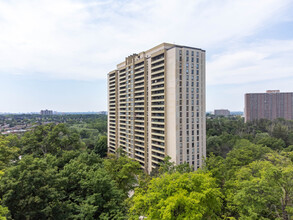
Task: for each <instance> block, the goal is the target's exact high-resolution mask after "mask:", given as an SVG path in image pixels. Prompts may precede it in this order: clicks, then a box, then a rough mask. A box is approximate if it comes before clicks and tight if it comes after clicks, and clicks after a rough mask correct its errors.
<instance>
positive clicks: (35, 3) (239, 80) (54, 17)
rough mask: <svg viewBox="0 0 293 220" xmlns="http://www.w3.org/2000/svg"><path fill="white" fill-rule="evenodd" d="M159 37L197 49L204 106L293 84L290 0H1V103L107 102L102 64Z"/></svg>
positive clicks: (96, 107) (100, 106)
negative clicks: (202, 63)
mask: <svg viewBox="0 0 293 220" xmlns="http://www.w3.org/2000/svg"><path fill="white" fill-rule="evenodd" d="M162 42H168V43H175V44H179V45H186V46H192V47H197V48H202V49H204V50H206V57H207V59H206V79H207V82H206V86H207V87H206V98H207V103H206V104H207V106H206V108H207V111H213V110H214V109H222V108H224V109H229V110H231V111H243V109H244V94H245V93H251V92H265V91H266V90H274V89H279V90H281V92H293V1H292V0H257V1H255V0H237V1H235V0H220V1H219V0H147V1H145V0H21V1H19V0H0V112H14V113H18V112H38V111H40V110H41V109H52V110H55V111H59V112H80V111H103V110H106V109H107V80H106V78H107V73H108V72H109V71H111V70H114V69H115V68H116V64H118V63H120V62H122V61H124V59H125V57H126V56H128V55H130V54H133V53H138V52H141V51H144V50H147V49H150V48H152V47H154V46H156V45H158V44H160V43H162Z"/></svg>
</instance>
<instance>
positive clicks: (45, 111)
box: [40, 109, 53, 115]
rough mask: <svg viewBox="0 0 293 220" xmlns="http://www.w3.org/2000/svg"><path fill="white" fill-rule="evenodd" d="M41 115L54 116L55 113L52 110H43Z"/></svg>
mask: <svg viewBox="0 0 293 220" xmlns="http://www.w3.org/2000/svg"><path fill="white" fill-rule="evenodd" d="M40 114H41V115H53V111H52V110H48V109H46V110H41V111H40Z"/></svg>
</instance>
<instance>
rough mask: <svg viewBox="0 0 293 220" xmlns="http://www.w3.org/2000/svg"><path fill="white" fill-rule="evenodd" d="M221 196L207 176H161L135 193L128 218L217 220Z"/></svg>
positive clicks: (190, 173)
mask: <svg viewBox="0 0 293 220" xmlns="http://www.w3.org/2000/svg"><path fill="white" fill-rule="evenodd" d="M221 196H222V194H221V192H220V190H219V188H218V187H217V184H216V182H215V179H214V178H212V177H211V176H210V175H209V174H208V173H200V172H189V173H183V174H180V173H178V172H176V173H172V174H164V175H162V176H160V177H157V178H154V179H152V180H151V181H150V183H149V185H148V187H147V189H145V188H138V189H136V190H135V194H134V197H133V201H132V202H133V203H132V207H131V208H130V219H138V217H139V216H146V217H147V218H148V219H163V220H164V219H174V220H175V219H194V220H196V219H218V217H217V216H218V214H219V211H220V210H221V206H222V200H221Z"/></svg>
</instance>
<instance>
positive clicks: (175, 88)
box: [108, 43, 206, 172]
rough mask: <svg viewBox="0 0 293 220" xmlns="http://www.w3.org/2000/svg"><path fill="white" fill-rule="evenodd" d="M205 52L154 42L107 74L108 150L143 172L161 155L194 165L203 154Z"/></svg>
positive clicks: (198, 164)
mask: <svg viewBox="0 0 293 220" xmlns="http://www.w3.org/2000/svg"><path fill="white" fill-rule="evenodd" d="M205 102H206V100H205V51H204V50H201V49H198V48H193V47H186V46H180V45H175V44H167V43H163V44H160V45H158V46H156V47H154V48H152V49H149V50H147V51H144V52H141V53H138V54H133V55H130V56H128V57H126V59H125V61H124V62H122V63H120V64H118V65H117V69H116V70H114V71H112V72H110V73H109V74H108V151H109V152H110V153H116V152H117V149H118V148H120V149H122V150H123V151H124V152H125V154H126V155H128V156H129V157H131V158H134V159H135V160H137V161H138V162H139V163H140V164H141V166H142V167H143V168H144V169H145V170H146V171H147V172H151V170H152V169H154V168H156V167H158V166H159V163H160V162H162V161H163V160H164V157H165V156H167V155H168V156H170V157H171V161H174V162H175V163H176V164H181V163H183V162H187V163H189V164H190V165H191V166H192V167H194V169H197V168H198V167H200V166H201V165H202V163H203V158H204V157H205V156H206V124H205V119H206V118H205V112H206V111H205Z"/></svg>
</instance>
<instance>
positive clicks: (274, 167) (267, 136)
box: [0, 117, 293, 220]
mask: <svg viewBox="0 0 293 220" xmlns="http://www.w3.org/2000/svg"><path fill="white" fill-rule="evenodd" d="M81 118H82V117H81ZM85 121H86V120H85V119H84V118H83V119H82V120H79V119H77V118H75V120H72V121H70V120H68V121H67V122H66V123H65V124H64V123H59V121H58V122H56V123H45V124H41V125H38V126H35V127H33V128H32V130H30V131H28V132H27V133H25V134H23V135H6V136H0V178H1V179H0V199H1V200H0V204H1V205H0V219H5V218H7V219H138V218H139V217H140V216H144V217H147V219H230V220H232V219H242V220H246V219H247V220H248V219H252V220H258V219H263V220H273V219H280V220H281V219H282V220H290V219H293V122H292V121H285V120H282V119H278V120H275V121H267V120H260V121H254V122H250V123H244V121H243V119H242V118H240V117H232V118H215V119H208V120H207V151H208V156H207V160H206V165H205V166H204V167H203V168H202V169H200V170H197V171H193V170H192V169H191V168H190V167H189V166H188V165H187V164H180V165H175V164H174V163H173V162H171V160H170V158H169V157H166V158H165V160H164V162H163V163H162V164H161V166H160V167H159V169H157V170H154V171H153V172H152V173H151V175H148V174H146V173H143V172H142V171H141V169H140V165H139V163H137V162H135V161H133V160H131V159H129V158H127V157H124V156H123V155H107V137H106V136H105V134H106V126H105V125H106V118H103V119H102V118H97V119H94V120H92V121H91V120H90V119H89V121H87V122H85ZM71 122H73V123H71Z"/></svg>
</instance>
